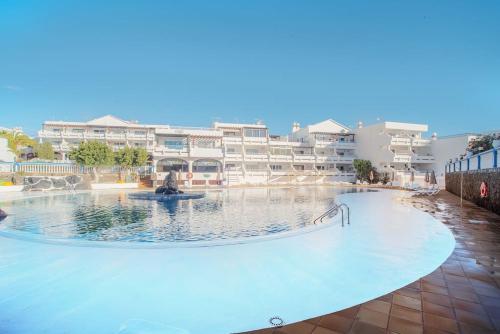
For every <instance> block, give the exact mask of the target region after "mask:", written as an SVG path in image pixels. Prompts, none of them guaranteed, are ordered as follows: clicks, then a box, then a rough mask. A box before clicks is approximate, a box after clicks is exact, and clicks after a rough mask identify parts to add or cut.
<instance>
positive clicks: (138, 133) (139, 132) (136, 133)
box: [134, 130, 146, 136]
mask: <svg viewBox="0 0 500 334" xmlns="http://www.w3.org/2000/svg"><path fill="white" fill-rule="evenodd" d="M134 135H136V136H145V135H146V131H141V130H136V131H134Z"/></svg>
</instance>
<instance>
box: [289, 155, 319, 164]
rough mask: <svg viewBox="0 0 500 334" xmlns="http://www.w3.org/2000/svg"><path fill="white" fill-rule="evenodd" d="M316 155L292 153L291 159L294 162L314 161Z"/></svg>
mask: <svg viewBox="0 0 500 334" xmlns="http://www.w3.org/2000/svg"><path fill="white" fill-rule="evenodd" d="M315 160H316V157H315V156H314V155H312V154H294V156H293V161H295V162H314V161H315Z"/></svg>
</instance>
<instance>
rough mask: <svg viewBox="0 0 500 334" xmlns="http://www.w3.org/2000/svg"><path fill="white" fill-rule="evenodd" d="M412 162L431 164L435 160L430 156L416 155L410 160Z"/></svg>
mask: <svg viewBox="0 0 500 334" xmlns="http://www.w3.org/2000/svg"><path fill="white" fill-rule="evenodd" d="M411 161H412V162H421V163H426V162H427V163H433V162H434V161H436V158H435V157H434V156H432V155H418V154H414V155H413V156H412V158H411Z"/></svg>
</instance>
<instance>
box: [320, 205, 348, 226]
mask: <svg viewBox="0 0 500 334" xmlns="http://www.w3.org/2000/svg"><path fill="white" fill-rule="evenodd" d="M344 209H346V210H347V224H349V225H350V224H351V210H350V209H349V207H348V206H347V204H345V203H340V204H334V205H333V206H332V207H331V208H329V209H328V210H326V211H325V212H324V213H322V214H321V215H320V216H319V217H317V218H316V219H314V221H313V224H316V223H317V222H318V221H319V222H320V223H322V222H323V219H324V218H325V217H329V216H331V215H332V214H333V216H332V217H334V216H336V215H337V214H338V213H339V210H340V213H341V214H342V227H344Z"/></svg>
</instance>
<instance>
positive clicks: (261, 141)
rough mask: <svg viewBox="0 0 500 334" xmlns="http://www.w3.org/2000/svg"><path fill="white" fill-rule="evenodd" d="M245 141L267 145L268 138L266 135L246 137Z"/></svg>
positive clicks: (246, 142)
mask: <svg viewBox="0 0 500 334" xmlns="http://www.w3.org/2000/svg"><path fill="white" fill-rule="evenodd" d="M243 141H244V143H245V144H252V145H267V138H266V137H244V138H243Z"/></svg>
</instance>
